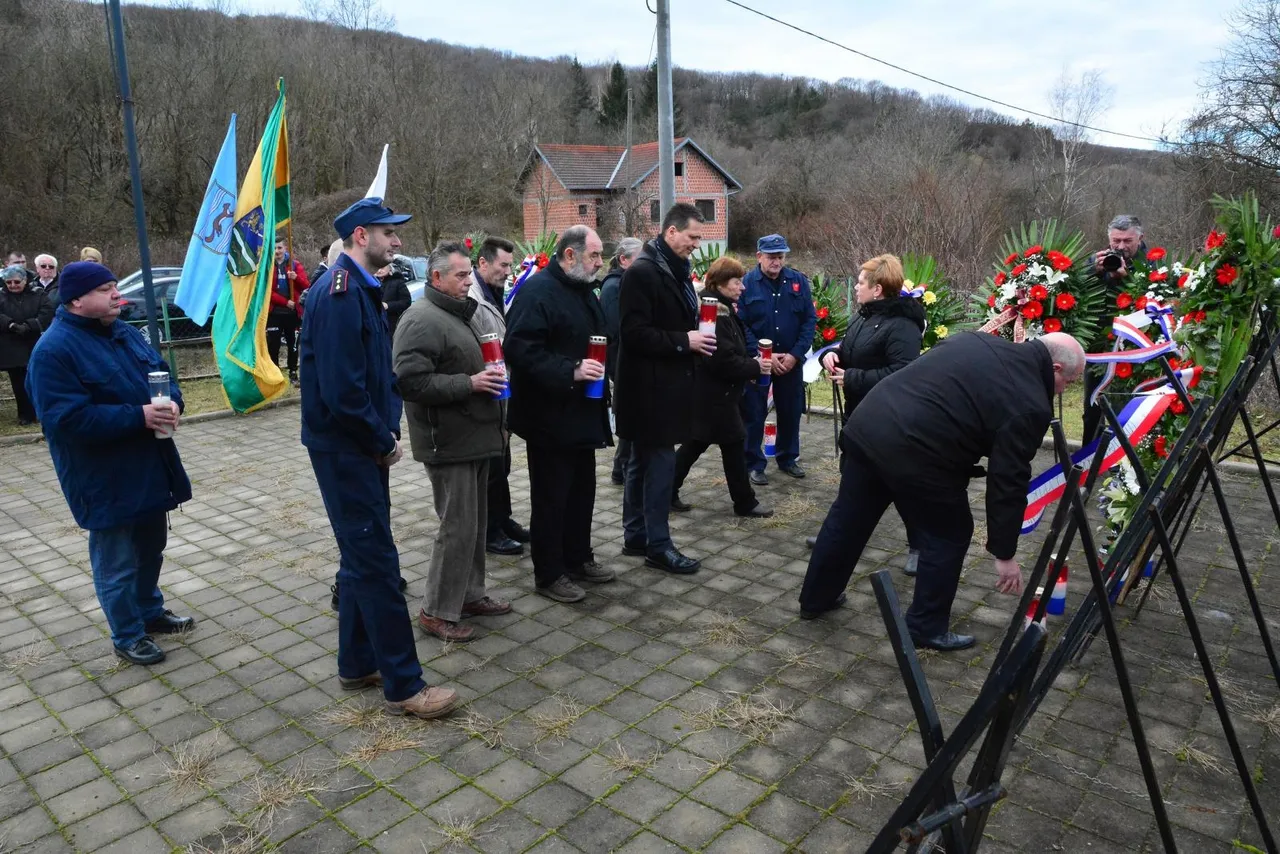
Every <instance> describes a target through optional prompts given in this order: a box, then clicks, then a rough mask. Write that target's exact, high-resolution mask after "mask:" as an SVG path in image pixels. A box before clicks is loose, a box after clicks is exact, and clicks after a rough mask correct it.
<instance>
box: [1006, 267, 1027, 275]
mask: <svg viewBox="0 0 1280 854" xmlns="http://www.w3.org/2000/svg"><path fill="white" fill-rule="evenodd" d="M1025 272H1027V265H1026V264H1019V265H1018V266H1016V267H1014V268H1013V269H1012V270H1010V271H1009V275H1010V276H1021V275H1022V274H1023V273H1025Z"/></svg>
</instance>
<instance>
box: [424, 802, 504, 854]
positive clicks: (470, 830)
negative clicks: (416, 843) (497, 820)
mask: <svg viewBox="0 0 1280 854" xmlns="http://www.w3.org/2000/svg"><path fill="white" fill-rule="evenodd" d="M492 832H493V830H492V829H490V830H485V831H483V832H482V831H481V830H480V822H479V820H478V819H467V818H454V817H453V813H451V812H448V811H446V812H445V815H444V818H442V819H436V833H438V834H440V835H441V836H443V837H444V840H445V845H449V846H452V845H456V846H458V847H460V848H470V847H471V846H472V844H473V843H474V842H475V841H476V839H478V838H479V837H481V836H484V835H485V834H486V833H492ZM422 850H423V851H427V850H429V849H428V848H427V844H426V843H425V842H424V843H422Z"/></svg>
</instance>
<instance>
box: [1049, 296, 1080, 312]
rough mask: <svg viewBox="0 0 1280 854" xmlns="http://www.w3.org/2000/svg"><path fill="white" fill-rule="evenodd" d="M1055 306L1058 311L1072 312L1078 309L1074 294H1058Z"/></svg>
mask: <svg viewBox="0 0 1280 854" xmlns="http://www.w3.org/2000/svg"><path fill="white" fill-rule="evenodd" d="M1053 304H1054V306H1055V307H1056V308H1057V309H1058V311H1071V309H1073V308H1075V307H1076V298H1075V297H1074V296H1073V295H1072V294H1058V297H1057V299H1055V300H1054V301H1053Z"/></svg>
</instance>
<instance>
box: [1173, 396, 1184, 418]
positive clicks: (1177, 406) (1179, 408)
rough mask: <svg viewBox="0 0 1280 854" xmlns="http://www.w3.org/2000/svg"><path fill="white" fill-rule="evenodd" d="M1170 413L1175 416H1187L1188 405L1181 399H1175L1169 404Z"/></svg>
mask: <svg viewBox="0 0 1280 854" xmlns="http://www.w3.org/2000/svg"><path fill="white" fill-rule="evenodd" d="M1169 411H1170V412H1172V413H1173V414H1174V415H1186V414H1187V405H1186V404H1185V403H1183V402H1182V400H1181V399H1180V398H1174V401H1173V403H1171V404H1169Z"/></svg>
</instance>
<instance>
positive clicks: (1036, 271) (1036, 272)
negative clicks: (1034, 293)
mask: <svg viewBox="0 0 1280 854" xmlns="http://www.w3.org/2000/svg"><path fill="white" fill-rule="evenodd" d="M1051 272H1053V269H1052V268H1051V267H1046V266H1045V265H1044V264H1041V263H1040V262H1039V261H1033V262H1031V264H1030V265H1029V266H1028V267H1027V275H1029V276H1030V277H1031V278H1033V279H1036V280H1038V281H1043V280H1044V279H1046V278H1047V277H1048V276H1049V274H1050V273H1051Z"/></svg>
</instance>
